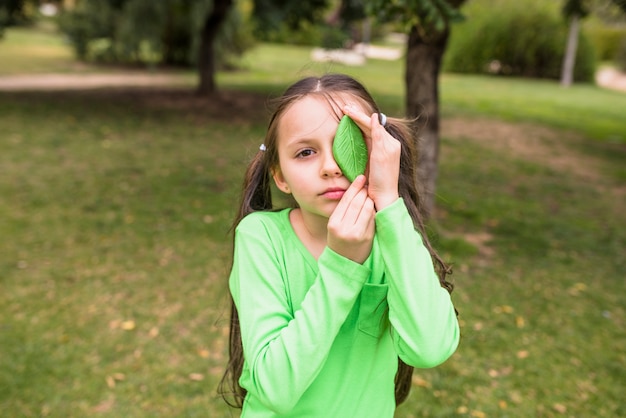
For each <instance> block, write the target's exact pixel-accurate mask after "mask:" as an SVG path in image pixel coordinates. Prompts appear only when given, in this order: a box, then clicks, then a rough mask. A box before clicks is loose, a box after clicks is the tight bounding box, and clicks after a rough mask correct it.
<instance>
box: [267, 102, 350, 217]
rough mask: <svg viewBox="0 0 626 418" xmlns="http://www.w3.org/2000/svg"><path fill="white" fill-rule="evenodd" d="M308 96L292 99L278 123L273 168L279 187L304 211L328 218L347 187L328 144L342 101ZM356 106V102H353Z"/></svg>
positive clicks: (336, 122)
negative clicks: (291, 196) (276, 165)
mask: <svg viewBox="0 0 626 418" xmlns="http://www.w3.org/2000/svg"><path fill="white" fill-rule="evenodd" d="M334 99H335V100H334V101H335V102H336V105H335V104H332V105H331V104H330V103H329V102H328V101H327V100H326V99H325V98H324V97H321V96H316V95H308V96H305V97H303V98H302V99H299V100H298V101H296V102H294V103H293V104H292V105H291V106H290V107H289V108H288V109H287V110H286V111H285V113H283V115H282V117H281V118H280V121H279V122H278V136H277V147H278V167H276V168H275V169H274V171H273V176H274V181H275V182H276V185H277V186H278V188H279V189H280V190H282V191H283V192H285V193H290V194H292V195H293V197H294V199H295V200H296V202H298V205H299V206H300V209H301V210H302V211H303V212H304V213H307V214H311V215H315V216H320V217H324V218H328V217H330V215H331V214H332V213H333V211H334V210H335V207H336V206H337V203H338V202H339V200H340V199H341V197H342V196H343V194H344V193H345V191H346V189H347V188H348V187H349V186H350V181H348V179H347V178H346V177H344V175H343V173H342V172H341V169H340V168H339V166H338V165H337V163H336V162H335V158H334V157H333V152H332V146H333V139H334V137H335V132H336V131H337V126H338V125H339V118H340V116H339V115H342V114H343V112H342V111H341V109H340V108H339V107H335V106H343V105H345V104H346V102H345V101H344V100H343V99H342V98H341V97H334ZM357 106H358V105H357Z"/></svg>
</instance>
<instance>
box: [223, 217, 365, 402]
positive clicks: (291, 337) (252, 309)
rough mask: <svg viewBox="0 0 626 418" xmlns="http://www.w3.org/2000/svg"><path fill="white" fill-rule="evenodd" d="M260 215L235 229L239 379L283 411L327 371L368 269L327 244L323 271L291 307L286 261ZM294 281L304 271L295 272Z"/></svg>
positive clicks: (233, 275)
mask: <svg viewBox="0 0 626 418" xmlns="http://www.w3.org/2000/svg"><path fill="white" fill-rule="evenodd" d="M269 228H270V227H269V226H266V225H264V223H263V219H262V218H261V217H255V216H251V217H248V218H245V219H244V220H243V221H242V222H241V223H240V225H239V227H238V228H237V231H236V238H235V251H234V264H233V269H232V272H231V276H230V289H231V293H232V295H233V299H234V301H235V304H236V306H237V310H238V313H239V320H240V326H241V334H242V341H243V348H244V354H245V357H246V367H247V369H244V371H243V374H242V376H243V377H242V380H241V384H242V386H243V387H245V389H247V390H248V392H249V393H250V394H252V395H254V397H255V398H257V399H258V400H259V401H260V402H261V403H263V404H264V405H265V406H266V407H268V408H269V409H271V410H274V411H276V412H277V413H279V414H284V413H287V412H288V411H290V410H291V409H292V408H293V407H294V406H295V405H296V403H297V402H298V400H299V399H300V398H301V396H302V394H303V393H304V392H305V390H306V389H307V388H308V387H309V385H310V384H311V383H312V382H313V380H314V379H315V377H316V376H317V375H318V373H319V371H320V370H321V368H322V366H323V364H324V361H325V359H326V357H327V354H328V352H329V350H330V347H331V345H332V343H333V340H334V339H335V336H336V335H337V333H338V332H339V329H340V327H341V325H342V324H343V323H344V322H345V320H346V317H347V315H348V313H349V312H350V310H351V309H352V306H353V305H354V302H355V300H356V298H357V296H358V294H359V292H360V291H361V288H362V287H363V283H364V282H365V281H366V280H367V277H368V276H369V274H370V272H369V269H368V268H366V267H363V266H362V265H360V264H358V263H355V262H352V261H350V260H348V259H346V258H345V257H342V256H340V255H339V254H337V253H335V252H334V251H332V250H330V249H329V248H326V249H325V251H324V252H323V253H322V255H321V256H320V258H319V260H318V265H319V273H318V275H317V277H316V278H315V281H314V283H313V285H312V286H311V287H310V289H309V290H308V292H307V294H306V296H305V297H304V300H303V301H302V304H301V306H300V309H298V310H297V311H296V312H293V308H292V306H291V300H290V298H289V288H288V282H287V279H286V278H285V277H284V274H285V271H284V270H285V269H284V265H283V263H285V262H288V260H284V257H282V256H281V255H279V254H277V253H276V249H275V247H274V245H273V243H272V238H271V237H272V236H273V234H276V233H277V231H272V230H268V229H269ZM290 280H292V281H297V280H304V278H298V277H295V278H290Z"/></svg>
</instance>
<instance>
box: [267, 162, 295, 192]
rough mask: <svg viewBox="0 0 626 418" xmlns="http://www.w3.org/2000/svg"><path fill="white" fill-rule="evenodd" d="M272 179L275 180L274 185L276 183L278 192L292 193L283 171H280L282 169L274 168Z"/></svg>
mask: <svg viewBox="0 0 626 418" xmlns="http://www.w3.org/2000/svg"><path fill="white" fill-rule="evenodd" d="M272 177H273V178H274V183H276V187H278V190H280V191H281V192H283V193H287V194H289V193H291V191H290V190H289V185H288V184H287V182H286V181H285V177H284V176H283V173H282V171H280V168H272Z"/></svg>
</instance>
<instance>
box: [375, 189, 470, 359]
mask: <svg viewBox="0 0 626 418" xmlns="http://www.w3.org/2000/svg"><path fill="white" fill-rule="evenodd" d="M376 233H377V236H378V241H379V244H380V248H381V252H382V256H383V261H384V263H385V274H386V278H387V282H388V285H389V293H388V296H387V300H388V303H389V320H390V322H391V325H392V328H393V331H392V336H393V339H394V344H395V347H396V350H397V353H398V355H399V356H400V358H401V359H402V360H403V361H404V362H405V363H407V364H408V365H411V366H414V367H422V368H425V367H434V366H437V365H438V364H440V363H443V362H444V361H445V360H447V359H448V358H449V357H450V356H451V355H452V353H454V351H455V350H456V347H457V345H458V343H459V324H458V321H457V318H456V313H455V311H454V307H453V305H452V301H451V299H450V294H449V293H448V291H447V290H446V289H444V288H443V287H441V285H440V283H439V278H438V276H437V274H436V272H435V269H434V266H433V262H432V259H431V257H430V253H429V252H428V250H427V249H426V247H425V246H424V245H423V243H422V238H421V235H420V234H419V233H418V232H417V231H416V230H415V229H414V227H413V222H412V220H411V217H410V215H409V213H408V211H407V208H406V206H405V205H404V201H403V200H402V199H398V200H396V201H395V202H394V203H393V204H391V205H390V206H388V207H387V208H385V209H384V210H382V211H380V212H378V213H377V214H376Z"/></svg>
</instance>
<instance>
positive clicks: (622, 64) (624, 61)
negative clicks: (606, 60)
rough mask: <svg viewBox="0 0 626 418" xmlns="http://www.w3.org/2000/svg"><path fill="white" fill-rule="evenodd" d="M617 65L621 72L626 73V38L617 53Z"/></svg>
mask: <svg viewBox="0 0 626 418" xmlns="http://www.w3.org/2000/svg"><path fill="white" fill-rule="evenodd" d="M614 61H615V65H617V68H619V69H620V70H621V71H624V72H626V37H625V38H622V42H621V43H620V45H619V48H618V49H617V51H616V52H615V59H614Z"/></svg>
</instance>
